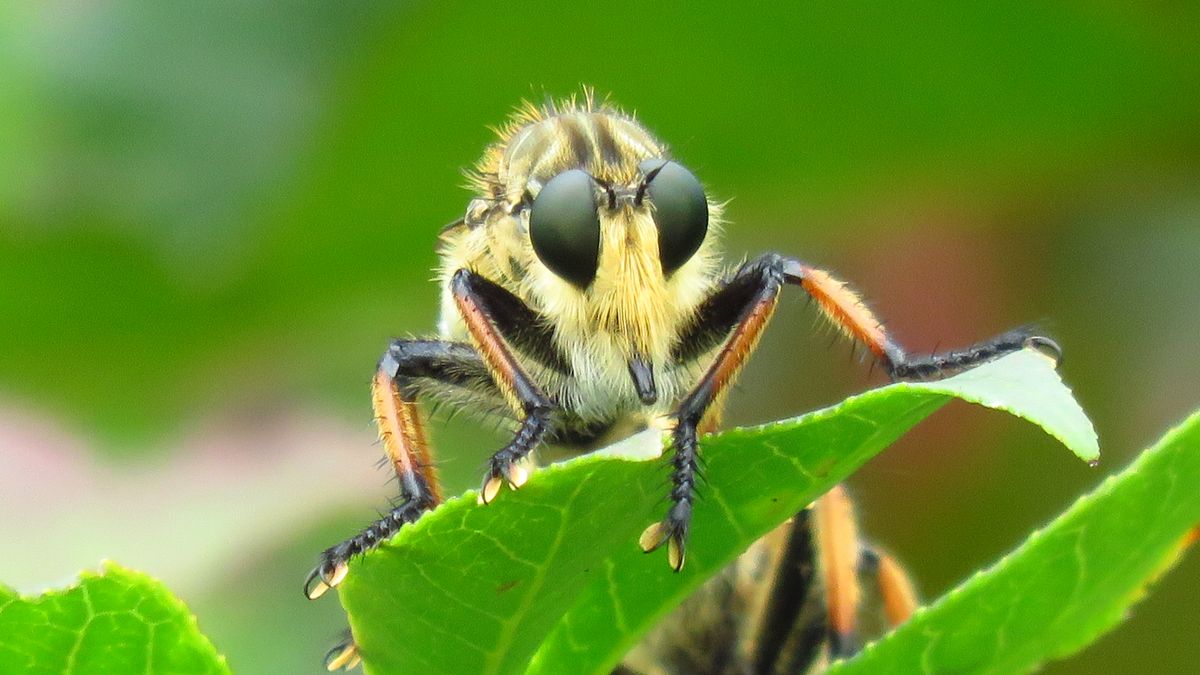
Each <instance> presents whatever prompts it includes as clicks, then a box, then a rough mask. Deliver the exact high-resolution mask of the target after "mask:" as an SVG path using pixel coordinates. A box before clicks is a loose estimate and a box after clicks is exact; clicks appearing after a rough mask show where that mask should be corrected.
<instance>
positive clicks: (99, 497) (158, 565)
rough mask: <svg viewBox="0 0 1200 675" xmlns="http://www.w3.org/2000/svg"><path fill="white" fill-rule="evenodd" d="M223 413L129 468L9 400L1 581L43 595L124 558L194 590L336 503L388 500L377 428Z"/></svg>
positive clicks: (306, 416)
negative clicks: (249, 420) (236, 418)
mask: <svg viewBox="0 0 1200 675" xmlns="http://www.w3.org/2000/svg"><path fill="white" fill-rule="evenodd" d="M224 422H225V423H224V424H222V423H219V422H213V423H212V424H211V425H210V426H206V427H204V428H197V429H194V430H192V431H191V432H189V433H186V434H183V435H180V436H178V437H177V440H176V442H175V443H174V445H175V447H172V448H170V451H169V452H162V453H159V459H158V460H157V461H156V460H151V459H147V458H145V457H143V458H139V460H138V461H137V462H136V463H135V462H130V463H127V464H122V463H119V462H115V461H111V460H107V459H105V458H104V453H101V452H97V451H96V450H95V449H94V448H92V447H90V446H89V444H88V443H87V441H85V440H84V439H83V437H81V436H79V435H75V434H73V433H71V432H69V431H67V430H66V429H64V428H63V427H62V426H60V425H56V424H55V423H54V422H52V421H50V420H49V418H47V417H40V416H36V415H33V414H31V413H29V412H27V411H22V410H19V409H17V408H14V407H0V494H2V495H4V508H3V509H0V531H3V532H4V534H5V539H6V554H5V558H4V560H3V561H2V562H0V578H2V579H3V580H4V582H5V583H7V584H11V585H13V586H14V587H16V588H17V589H18V590H20V591H22V592H37V591H39V590H42V589H45V588H46V587H49V586H59V585H64V584H66V583H69V582H70V581H71V580H72V579H73V578H74V577H75V576H76V575H77V574H78V572H79V570H80V569H82V568H94V567H96V565H97V563H99V562H100V561H101V560H102V559H112V560H116V561H118V562H120V563H121V564H124V565H128V566H130V567H134V568H137V569H141V570H145V571H147V572H149V573H151V574H153V575H155V576H157V577H159V578H161V579H163V580H164V581H165V582H166V583H167V584H168V585H169V586H170V587H172V588H174V589H176V590H178V591H179V592H181V593H183V594H187V593H188V592H189V591H196V590H199V589H203V588H206V587H208V586H209V585H211V584H213V583H216V582H217V581H218V579H219V577H220V576H221V575H224V574H230V573H236V572H237V569H236V568H237V567H238V566H239V565H241V564H243V563H245V562H246V561H248V560H250V559H252V558H253V556H254V554H255V553H257V552H260V551H264V550H269V549H271V548H272V547H278V546H280V545H283V544H286V543H287V542H289V541H292V540H294V539H295V536H296V534H297V532H298V531H301V530H304V529H306V528H309V529H310V528H311V527H312V525H313V523H314V522H317V521H319V519H320V518H321V517H323V516H325V515H327V514H330V513H331V512H337V511H339V510H341V509H344V508H345V509H349V508H352V507H357V508H360V509H361V508H363V506H364V505H367V504H375V505H380V504H384V503H386V502H385V499H386V497H385V495H387V494H389V493H390V492H391V490H390V489H389V487H388V486H387V485H386V482H387V478H388V474H387V473H386V472H384V471H381V470H378V469H376V468H375V463H374V462H373V461H372V460H373V457H372V456H371V454H370V453H371V448H372V445H371V441H372V436H371V433H372V432H371V430H370V428H369V426H368V425H365V424H364V425H363V426H362V427H361V428H357V429H355V428H349V427H347V426H346V425H345V424H344V423H340V422H338V421H335V420H334V419H333V418H331V417H329V416H327V415H323V414H318V413H298V412H291V413H287V414H279V415H275V416H270V417H267V418H265V419H259V420H256V421H255V422H254V423H253V424H246V423H244V422H241V423H238V424H229V423H228V420H225V421H224ZM302 573H303V570H296V574H297V578H299V576H301V575H302Z"/></svg>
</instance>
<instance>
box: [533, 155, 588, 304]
mask: <svg viewBox="0 0 1200 675" xmlns="http://www.w3.org/2000/svg"><path fill="white" fill-rule="evenodd" d="M529 238H530V240H531V241H532V242H533V250H534V252H535V253H537V257H538V258H539V259H540V260H541V261H542V263H544V264H545V265H546V267H548V268H550V271H551V272H554V273H555V274H557V275H558V276H560V277H562V278H563V279H566V280H567V281H569V282H571V283H572V284H574V285H575V286H578V287H579V288H587V287H588V285H589V284H591V283H592V279H595V278H596V267H597V265H598V264H599V259H600V217H599V215H598V214H597V212H596V186H595V182H594V181H593V180H592V177H591V176H590V175H588V174H587V172H586V171H581V170H579V169H571V170H569V171H564V172H562V173H560V174H558V175H557V176H555V177H554V178H551V179H550V181H549V182H548V183H546V185H545V186H544V187H542V191H541V192H539V193H538V196H537V198H536V199H534V200H533V207H532V208H531V210H530V212H529Z"/></svg>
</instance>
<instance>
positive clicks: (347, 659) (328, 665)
mask: <svg viewBox="0 0 1200 675" xmlns="http://www.w3.org/2000/svg"><path fill="white" fill-rule="evenodd" d="M360 663H362V654H360V653H359V651H358V645H357V644H355V643H354V637H353V636H352V635H351V634H350V631H349V630H348V629H347V630H346V633H345V635H344V636H343V637H342V639H341V640H340V641H339V642H338V643H337V644H336V645H334V646H333V647H331V648H330V649H329V651H327V652H325V670H328V671H330V672H333V671H335V670H353V669H354V668H356V667H358V664H360Z"/></svg>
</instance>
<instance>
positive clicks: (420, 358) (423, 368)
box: [304, 340, 492, 599]
mask: <svg viewBox="0 0 1200 675" xmlns="http://www.w3.org/2000/svg"><path fill="white" fill-rule="evenodd" d="M421 380H437V381H440V382H443V383H446V384H451V385H456V386H461V387H466V388H473V389H476V390H478V389H481V388H485V387H490V386H492V385H491V377H490V374H489V373H488V371H487V368H486V367H485V366H484V362H483V359H482V358H481V357H480V356H479V354H478V353H477V352H476V351H475V350H474V349H472V348H471V346H470V345H466V344H460V343H454V342H443V341H438V340H397V341H395V342H393V343H392V344H391V345H390V346H389V347H388V350H387V352H385V353H384V355H383V358H382V359H380V362H379V367H378V369H377V370H376V373H375V376H374V378H373V379H372V380H371V400H372V404H373V406H374V409H375V421H376V424H377V425H378V427H379V437H380V439H381V440H382V441H383V446H384V450H385V452H386V453H387V457H388V460H389V461H390V462H391V464H392V468H393V469H394V470H395V472H396V479H397V481H398V482H399V484H400V503H399V504H398V505H397V506H396V507H395V508H393V509H392V510H391V511H390V512H389V513H387V514H386V515H385V516H383V517H382V518H380V519H379V520H377V521H375V522H373V523H371V524H370V525H369V526H367V527H366V529H364V530H363V531H362V532H360V533H358V534H357V535H355V536H353V537H351V538H350V539H347V540H346V541H344V542H342V543H340V544H338V545H336V546H332V547H330V548H328V549H326V550H325V551H324V552H323V553H322V554H321V557H320V563H319V564H318V565H317V567H316V568H315V569H313V571H312V572H311V573H310V574H309V575H308V579H307V580H306V581H305V584H304V594H305V595H306V596H308V597H309V598H312V599H315V598H318V597H320V596H321V595H323V594H324V593H325V592H326V591H328V590H329V589H330V588H332V587H334V586H336V585H337V584H338V583H340V582H341V581H342V579H343V578H345V576H346V570H347V567H346V563H347V562H348V561H349V560H350V558H352V557H354V556H356V555H358V554H360V553H363V552H364V551H367V550H370V549H372V548H375V547H376V546H378V545H379V543H380V542H382V541H384V540H386V539H388V538H389V537H391V536H392V535H393V534H395V533H396V531H397V530H399V529H400V528H401V527H403V526H404V525H406V524H408V523H411V522H413V521H415V520H416V519H417V518H418V517H420V515H421V514H422V513H424V512H425V511H427V510H429V509H432V508H433V507H434V506H437V505H438V504H439V503H440V502H441V501H442V495H441V490H440V486H439V484H438V480H437V475H436V472H435V470H434V466H433V459H432V457H431V454H430V450H429V445H428V443H427V442H426V439H425V431H424V427H423V425H422V422H421V417H420V411H419V410H418V409H417V405H416V394H415V392H416V389H415V387H416V385H417V384H418V383H419V382H420V381H421Z"/></svg>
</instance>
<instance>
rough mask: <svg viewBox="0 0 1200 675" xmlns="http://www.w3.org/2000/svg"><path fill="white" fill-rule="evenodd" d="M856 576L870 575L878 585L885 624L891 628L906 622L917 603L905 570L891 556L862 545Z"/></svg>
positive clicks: (911, 583)
mask: <svg viewBox="0 0 1200 675" xmlns="http://www.w3.org/2000/svg"><path fill="white" fill-rule="evenodd" d="M859 574H860V576H873V577H875V583H876V584H877V585H878V586H879V597H880V599H882V600H883V613H884V615H885V616H886V617H887V621H888V624H889V625H890V626H891V627H892V628H895V627H896V626H899V625H900V624H902V623H904V622H905V621H908V619H909V617H911V616H912V614H913V612H915V611H917V607H918V606H920V603H919V602H918V601H917V591H916V589H915V588H913V582H912V579H910V578H909V576H908V572H906V571H905V570H904V567H903V566H901V565H900V563H899V562H897V561H896V559H895V558H893V557H892V556H890V555H888V554H887V553H885V552H884V551H881V550H879V549H878V548H875V547H874V546H871V545H870V544H862V550H861V551H859Z"/></svg>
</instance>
